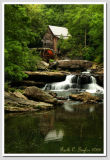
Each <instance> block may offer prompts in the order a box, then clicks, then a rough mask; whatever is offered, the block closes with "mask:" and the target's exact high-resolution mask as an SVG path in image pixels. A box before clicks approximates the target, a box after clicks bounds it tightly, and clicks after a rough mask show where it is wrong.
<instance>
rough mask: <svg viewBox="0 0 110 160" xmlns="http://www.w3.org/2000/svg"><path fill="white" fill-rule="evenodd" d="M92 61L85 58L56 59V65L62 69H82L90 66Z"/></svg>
mask: <svg viewBox="0 0 110 160" xmlns="http://www.w3.org/2000/svg"><path fill="white" fill-rule="evenodd" d="M92 64H93V62H91V61H87V60H58V61H57V67H58V68H60V69H62V70H69V71H77V70H80V71H84V70H87V69H88V68H90V67H91V66H92Z"/></svg>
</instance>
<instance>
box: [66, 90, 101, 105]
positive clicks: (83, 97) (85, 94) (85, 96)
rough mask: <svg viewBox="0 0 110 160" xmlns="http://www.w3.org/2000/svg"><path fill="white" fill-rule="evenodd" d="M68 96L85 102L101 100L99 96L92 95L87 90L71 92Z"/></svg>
mask: <svg viewBox="0 0 110 160" xmlns="http://www.w3.org/2000/svg"><path fill="white" fill-rule="evenodd" d="M69 98H70V99H72V100H74V101H81V102H83V103H87V104H91V103H98V102H102V99H101V98H100V97H97V96H93V95H92V94H90V93H88V92H83V93H80V94H71V95H70V96H69Z"/></svg>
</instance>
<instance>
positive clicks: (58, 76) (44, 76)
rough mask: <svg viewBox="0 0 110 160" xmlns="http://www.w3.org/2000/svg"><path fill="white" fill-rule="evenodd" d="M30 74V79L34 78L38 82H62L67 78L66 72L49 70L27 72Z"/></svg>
mask: <svg viewBox="0 0 110 160" xmlns="http://www.w3.org/2000/svg"><path fill="white" fill-rule="evenodd" d="M25 73H26V74H27V75H28V80H31V81H32V80H34V81H36V82H45V83H48V82H60V81H63V80H65V77H66V74H67V73H66V72H57V71H56V72H49V71H43V72H30V71H26V72H25Z"/></svg>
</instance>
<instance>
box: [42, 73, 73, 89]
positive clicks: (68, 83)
mask: <svg viewBox="0 0 110 160" xmlns="http://www.w3.org/2000/svg"><path fill="white" fill-rule="evenodd" d="M74 77H75V75H67V76H66V79H65V81H62V82H55V83H52V84H47V85H46V86H45V88H44V89H45V90H46V89H47V90H48V89H50V90H54V91H55V90H56V91H58V90H68V89H71V88H72V86H73V83H72V79H73V78H74Z"/></svg>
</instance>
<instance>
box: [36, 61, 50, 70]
mask: <svg viewBox="0 0 110 160" xmlns="http://www.w3.org/2000/svg"><path fill="white" fill-rule="evenodd" d="M36 67H37V70H48V67H49V64H48V63H46V62H45V61H37V64H36Z"/></svg>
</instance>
